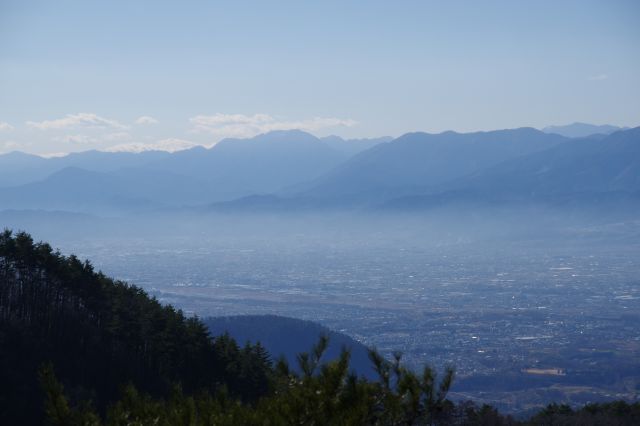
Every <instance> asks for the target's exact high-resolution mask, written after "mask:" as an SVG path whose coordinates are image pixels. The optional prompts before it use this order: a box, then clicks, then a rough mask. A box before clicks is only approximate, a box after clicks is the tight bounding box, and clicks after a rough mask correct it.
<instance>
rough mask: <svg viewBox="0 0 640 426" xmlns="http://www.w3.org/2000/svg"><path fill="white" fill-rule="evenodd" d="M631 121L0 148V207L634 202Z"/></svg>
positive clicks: (639, 181) (638, 139)
mask: <svg viewBox="0 0 640 426" xmlns="http://www.w3.org/2000/svg"><path fill="white" fill-rule="evenodd" d="M639 129H640V128H634V129H628V130H619V131H616V132H613V133H611V134H610V135H605V134H602V133H596V134H590V135H589V136H587V137H581V138H569V137H566V136H562V135H559V134H557V133H547V132H543V131H539V130H535V129H532V128H520V129H509V130H496V131H491V132H475V133H456V132H444V133H440V134H429V133H408V134H405V135H403V136H400V137H399V138H396V139H393V140H390V138H379V139H365V140H343V139H341V138H338V137H328V138H323V139H319V138H316V137H315V136H312V135H310V134H308V133H305V132H302V131H298V130H292V131H276V132H270V133H267V134H263V135H259V136H256V137H254V138H250V139H226V140H223V141H221V142H220V143H218V144H217V145H215V146H214V147H213V148H210V149H205V148H203V147H197V148H193V149H189V150H185V151H179V152H175V153H167V152H143V153H138V154H134V153H106V152H98V151H88V152H84V153H77V154H71V155H68V156H65V157H61V158H51V159H45V158H41V157H37V156H33V155H28V154H23V153H17V152H15V153H10V154H5V155H0V210H7V209H14V210H25V209H41V210H58V211H69V212H81V213H91V214H97V215H121V214H128V213H135V212H138V213H139V212H149V211H157V210H167V209H168V210H172V209H176V208H180V209H184V208H189V209H195V210H198V211H205V212H206V211H222V212H230V211H249V212H257V211H269V210H270V211H298V210H318V209H383V210H387V209H398V208H400V209H416V208H426V207H430V206H434V205H443V204H450V203H452V202H456V203H459V202H474V203H477V202H492V203H500V202H514V201H523V200H524V201H526V202H542V203H545V202H549V201H550V200H556V201H557V200H558V199H562V200H572V199H581V200H583V201H586V202H588V201H589V200H592V201H593V202H594V203H600V204H602V203H603V202H605V201H606V200H611V199H614V198H615V199H616V200H618V199H630V200H631V201H632V202H635V200H636V199H637V198H638V193H640V150H639V147H640V130H639ZM590 197H591V198H590ZM205 206H209V207H205Z"/></svg>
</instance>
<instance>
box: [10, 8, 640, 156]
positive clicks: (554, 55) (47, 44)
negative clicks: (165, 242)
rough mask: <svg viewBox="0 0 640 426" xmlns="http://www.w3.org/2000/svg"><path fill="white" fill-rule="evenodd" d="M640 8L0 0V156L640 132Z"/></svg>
mask: <svg viewBox="0 0 640 426" xmlns="http://www.w3.org/2000/svg"><path fill="white" fill-rule="evenodd" d="M638 22H640V2H638V1H635V0H630V1H622V0H621V1H617V0H601V1H590V0H581V1H544V0H538V1H482V2H480V1H384V2H382V1H380V2H378V1H349V0H341V1H331V0H325V1H322V2H310V1H254V2H249V1H239V0H236V1H228V2H227V1H172V2H165V1H161V0H155V1H118V0H110V1H90V0H83V1H65V0H57V1H29V0H18V1H13V0H0V152H9V151H14V150H20V151H24V152H30V153H37V154H43V155H56V154H60V153H67V152H74V151H84V150H88V149H100V150H112V151H118V150H125V151H138V150H143V149H165V150H176V149H184V148H187V147H190V146H193V145H205V146H210V145H212V144H214V143H216V142H217V141H219V140H220V139H222V138H225V137H250V136H253V135H255V134H258V133H263V132H266V131H269V130H275V129H290V128H299V129H302V130H306V131H309V132H311V133H313V134H315V135H318V136H326V135H330V134H337V135H340V136H343V137H346V138H355V137H376V136H384V135H389V136H399V135H401V134H403V133H406V132H410V131H428V132H440V131H445V130H455V131H460V132H468V131H477V130H490V129H501V128H514V127H523V126H531V127H536V128H542V127H545V126H548V125H558V124H567V123H572V122H575V121H580V122H589V123H594V124H605V123H608V124H613V125H619V126H632V127H633V126H638V125H640V25H638Z"/></svg>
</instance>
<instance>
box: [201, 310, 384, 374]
mask: <svg viewBox="0 0 640 426" xmlns="http://www.w3.org/2000/svg"><path fill="white" fill-rule="evenodd" d="M203 322H204V324H205V325H206V326H207V327H208V328H209V331H210V332H211V334H212V335H214V336H217V335H220V334H224V333H229V335H231V337H233V338H234V339H235V340H236V341H238V342H240V343H244V342H252V343H256V342H260V344H262V345H263V346H264V347H265V349H267V351H268V352H269V353H270V354H271V355H272V356H273V357H275V358H279V357H280V356H284V357H285V358H286V359H287V361H288V362H289V364H290V365H295V364H296V356H297V354H299V353H301V352H304V351H306V350H308V349H309V348H310V347H312V346H313V345H314V344H315V343H316V342H317V340H318V337H319V336H321V335H325V336H327V337H329V346H328V347H327V350H326V352H325V357H326V359H335V358H337V357H339V355H340V351H341V350H342V349H343V348H347V349H348V350H349V351H350V352H351V369H352V371H354V372H355V373H356V374H358V375H362V376H365V377H368V378H371V379H373V378H376V377H375V372H374V371H373V369H372V368H371V362H370V360H369V351H368V349H367V348H366V347H365V346H364V345H363V344H362V343H359V342H357V341H356V340H354V339H352V338H351V337H349V336H347V335H345V334H342V333H337V332H335V331H332V330H330V329H328V328H326V327H323V326H321V325H320V324H317V323H314V322H312V321H304V320H300V319H296V318H287V317H282V316H278V315H236V316H228V317H211V318H205V319H203Z"/></svg>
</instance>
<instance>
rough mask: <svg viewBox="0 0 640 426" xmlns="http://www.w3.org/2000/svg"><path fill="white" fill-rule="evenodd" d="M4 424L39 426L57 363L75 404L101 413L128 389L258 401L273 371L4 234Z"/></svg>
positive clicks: (46, 250) (66, 260) (0, 331)
mask: <svg viewBox="0 0 640 426" xmlns="http://www.w3.org/2000/svg"><path fill="white" fill-rule="evenodd" d="M0 348H2V350H0V380H1V381H2V383H3V386H2V388H1V389H0V407H1V408H2V409H0V424H39V423H41V422H42V421H43V415H44V413H43V411H42V410H41V409H40V407H42V399H43V395H42V392H41V390H40V386H39V384H38V380H37V371H38V369H39V368H41V367H42V366H43V365H45V364H47V363H51V364H52V366H53V369H54V371H55V373H56V374H57V375H58V376H59V377H60V378H61V380H62V382H63V384H64V385H65V387H66V388H67V389H68V390H69V392H70V395H71V397H72V398H73V399H75V400H78V399H79V400H89V399H90V400H92V401H93V404H94V406H95V407H96V408H98V410H104V409H105V407H106V406H107V405H108V404H109V403H110V402H112V401H114V399H115V398H116V396H117V395H119V393H120V390H121V387H122V386H123V385H125V384H127V383H132V384H134V385H135V386H136V387H137V388H138V389H140V390H143V391H144V392H147V393H149V394H151V395H155V396H165V395H168V393H169V391H170V390H171V388H172V386H173V384H174V383H181V385H182V387H183V389H185V391H188V392H196V391H199V390H202V391H204V390H206V391H212V392H213V391H215V390H216V389H217V388H218V387H219V386H221V385H225V386H226V388H227V389H228V390H229V392H231V393H232V394H233V395H236V396H238V397H240V398H243V399H255V398H257V397H258V396H260V395H263V394H265V393H266V392H267V390H268V387H269V383H268V382H269V380H268V376H269V375H270V374H271V373H270V371H271V370H270V365H269V364H268V356H267V355H266V353H265V352H264V350H263V349H261V348H259V347H253V346H247V347H246V348H245V349H240V348H239V347H238V346H237V345H236V344H235V341H233V339H231V338H228V337H224V336H223V337H221V338H218V339H212V338H211V337H210V335H209V333H208V331H207V329H206V327H205V326H204V324H202V322H200V321H199V320H197V319H195V318H187V317H185V316H184V315H183V313H182V312H181V311H179V310H176V309H174V308H173V307H171V306H163V305H161V304H160V303H159V302H158V301H157V300H155V299H153V298H151V297H149V296H148V295H147V294H146V293H145V292H144V291H143V290H141V289H140V288H137V287H135V286H130V285H128V284H126V283H123V282H117V281H113V280H111V279H109V278H107V277H105V276H104V275H102V274H101V273H97V272H95V271H94V270H93V268H92V266H91V264H90V263H88V262H86V261H85V262H82V261H80V260H79V259H78V258H76V257H74V256H70V257H65V256H62V255H60V254H59V253H57V252H55V251H53V250H52V248H51V247H50V246H49V245H48V244H43V243H37V244H36V243H34V242H33V240H32V239H31V237H30V236H29V235H27V234H24V233H20V234H16V235H13V234H12V233H11V232H9V231H5V232H3V233H2V234H0Z"/></svg>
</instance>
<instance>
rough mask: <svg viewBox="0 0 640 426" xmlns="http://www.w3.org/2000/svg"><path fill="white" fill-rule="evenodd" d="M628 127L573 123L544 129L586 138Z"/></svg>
mask: <svg viewBox="0 0 640 426" xmlns="http://www.w3.org/2000/svg"><path fill="white" fill-rule="evenodd" d="M626 129H628V127H618V126H612V125H610V124H603V125H600V126H598V125H595V124H588V123H572V124H566V125H564V126H548V127H545V128H544V129H542V131H543V132H545V133H555V134H557V135H562V136H566V137H568V138H584V137H587V136H591V135H610V134H611V133H613V132H617V131H618V130H626Z"/></svg>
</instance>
